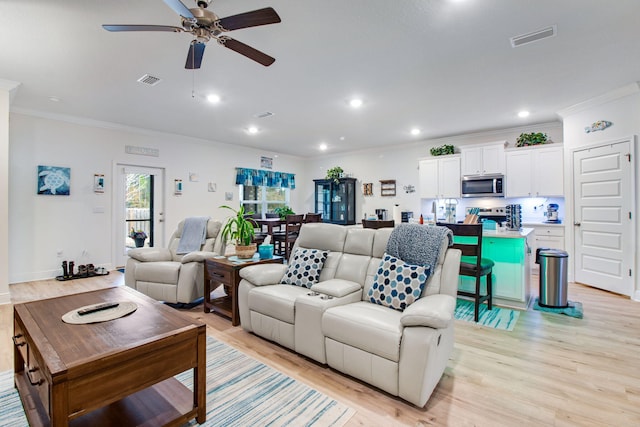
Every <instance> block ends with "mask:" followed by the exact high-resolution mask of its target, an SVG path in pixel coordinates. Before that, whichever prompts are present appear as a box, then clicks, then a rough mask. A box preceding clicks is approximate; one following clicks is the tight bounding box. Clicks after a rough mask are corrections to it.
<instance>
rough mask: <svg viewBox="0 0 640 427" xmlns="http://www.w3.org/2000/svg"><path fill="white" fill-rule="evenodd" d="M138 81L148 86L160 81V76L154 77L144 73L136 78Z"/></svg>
mask: <svg viewBox="0 0 640 427" xmlns="http://www.w3.org/2000/svg"><path fill="white" fill-rule="evenodd" d="M138 81H139V82H140V83H144V84H146V85H149V86H155V85H157V84H158V83H160V82H161V80H160V77H154V76H152V75H151V74H145V75H144V76H142V77H140V78H139V79H138Z"/></svg>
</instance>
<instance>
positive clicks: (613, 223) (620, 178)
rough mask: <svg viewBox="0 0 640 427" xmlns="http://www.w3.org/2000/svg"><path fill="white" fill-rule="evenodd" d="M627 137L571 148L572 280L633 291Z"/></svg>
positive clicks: (630, 150)
mask: <svg viewBox="0 0 640 427" xmlns="http://www.w3.org/2000/svg"><path fill="white" fill-rule="evenodd" d="M632 156H633V144H632V141H631V140H625V141H619V142H614V143H610V144H607V145H601V146H597V147H590V148H587V149H583V150H577V151H574V153H573V176H574V181H573V182H574V184H573V185H574V193H573V194H574V236H575V238H574V244H575V248H574V249H575V250H574V254H575V281H576V282H580V283H584V284H586V285H591V286H594V287H596V288H600V289H604V290H607V291H611V292H616V293H619V294H624V295H629V296H630V295H631V293H632V289H633V281H632V277H631V274H632V266H633V255H634V247H635V243H634V240H635V237H634V226H633V220H632V218H635V215H634V212H633V211H634V206H635V192H634V184H633V183H634V173H633V164H632V163H631V158H632Z"/></svg>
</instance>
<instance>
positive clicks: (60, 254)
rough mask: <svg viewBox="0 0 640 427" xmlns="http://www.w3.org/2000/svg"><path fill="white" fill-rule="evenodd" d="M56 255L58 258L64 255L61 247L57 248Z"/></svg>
mask: <svg viewBox="0 0 640 427" xmlns="http://www.w3.org/2000/svg"><path fill="white" fill-rule="evenodd" d="M56 255H58V258H62V256H63V255H64V252H63V251H62V249H57V250H56Z"/></svg>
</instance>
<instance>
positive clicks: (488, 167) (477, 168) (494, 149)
mask: <svg viewBox="0 0 640 427" xmlns="http://www.w3.org/2000/svg"><path fill="white" fill-rule="evenodd" d="M504 145H505V142H500V143H495V144H490V145H481V146H477V147H473V146H471V147H461V148H460V152H461V154H462V175H495V174H504V172H505V170H504Z"/></svg>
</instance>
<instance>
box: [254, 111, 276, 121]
mask: <svg viewBox="0 0 640 427" xmlns="http://www.w3.org/2000/svg"><path fill="white" fill-rule="evenodd" d="M271 116H273V113H272V112H271V111H265V112H264V113H257V114H254V115H253V117H257V118H259V119H264V118H265V117H271Z"/></svg>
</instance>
